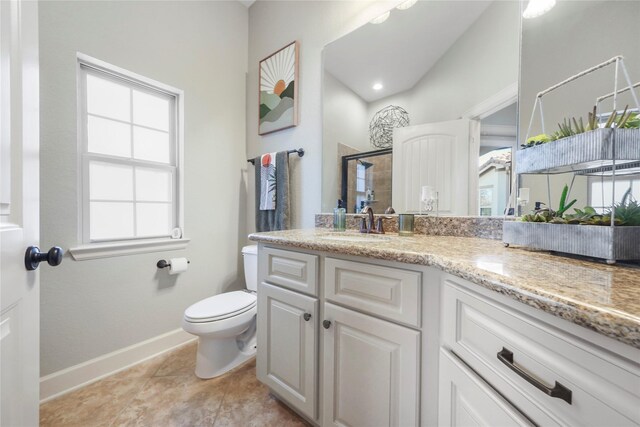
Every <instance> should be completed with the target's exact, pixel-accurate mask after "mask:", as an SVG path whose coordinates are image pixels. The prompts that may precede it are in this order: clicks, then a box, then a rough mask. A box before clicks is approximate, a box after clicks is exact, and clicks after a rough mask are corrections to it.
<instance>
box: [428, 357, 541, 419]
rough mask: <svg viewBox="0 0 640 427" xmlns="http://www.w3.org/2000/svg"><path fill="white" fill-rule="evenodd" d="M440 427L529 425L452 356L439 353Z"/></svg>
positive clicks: (500, 397) (507, 403)
mask: <svg viewBox="0 0 640 427" xmlns="http://www.w3.org/2000/svg"><path fill="white" fill-rule="evenodd" d="M439 394H440V409H439V411H438V412H439V421H438V425H441V426H451V427H456V426H465V427H469V426H505V427H506V426H531V425H533V424H532V423H530V422H529V420H528V419H527V418H526V417H524V416H523V415H522V414H521V413H520V412H518V411H517V410H516V409H515V408H513V407H512V406H511V405H510V404H509V402H507V401H506V400H505V399H504V398H503V397H502V396H500V395H499V394H498V393H496V392H495V391H494V390H493V389H492V388H491V387H490V386H489V385H487V384H486V383H485V382H484V381H483V380H482V379H481V378H480V377H479V376H478V375H477V374H476V373H475V372H473V371H472V370H471V369H470V368H469V367H467V366H466V365H465V364H464V363H462V362H461V361H460V360H459V359H458V358H457V357H456V356H455V355H454V354H453V353H451V352H449V351H447V350H444V349H442V350H440V393H439Z"/></svg>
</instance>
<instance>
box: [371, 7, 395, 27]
mask: <svg viewBox="0 0 640 427" xmlns="http://www.w3.org/2000/svg"><path fill="white" fill-rule="evenodd" d="M389 15H391V11H390V10H388V11H386V12H385V13H383V14H382V15H380V16H378V17H377V18H373V19H372V20H371V21H369V22H370V23H372V24H382V23H383V22H384V21H386V20H387V18H388V17H389Z"/></svg>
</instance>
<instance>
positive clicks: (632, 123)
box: [619, 113, 640, 129]
mask: <svg viewBox="0 0 640 427" xmlns="http://www.w3.org/2000/svg"><path fill="white" fill-rule="evenodd" d="M619 127H621V128H625V129H640V113H629V117H628V118H627V121H626V123H624V125H623V126H619Z"/></svg>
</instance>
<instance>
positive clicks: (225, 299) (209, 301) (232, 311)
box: [184, 291, 256, 323]
mask: <svg viewBox="0 0 640 427" xmlns="http://www.w3.org/2000/svg"><path fill="white" fill-rule="evenodd" d="M255 306H256V296H255V295H254V294H252V293H249V292H245V291H233V292H225V293H223V294H218V295H214V296H212V297H209V298H206V299H203V300H202V301H199V302H197V303H195V304H193V305H192V306H190V307H189V308H187V309H186V310H185V312H184V320H185V321H187V322H190V323H206V322H215V321H218V320H223V319H228V318H230V317H234V316H238V315H240V314H242V313H244V312H246V311H249V310H251V309H252V308H254V307H255Z"/></svg>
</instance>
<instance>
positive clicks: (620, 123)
mask: <svg viewBox="0 0 640 427" xmlns="http://www.w3.org/2000/svg"><path fill="white" fill-rule="evenodd" d="M603 127H604V128H619V129H622V128H624V129H639V128H640V114H638V113H635V112H631V111H629V106H628V105H627V106H625V107H624V111H623V112H622V114H618V112H617V111H614V112H612V113H611V115H610V116H609V119H608V120H607V122H606V123H605V125H604V126H603ZM598 128H599V126H598V115H597V113H596V107H595V106H594V107H593V110H592V111H590V112H589V114H588V119H587V125H586V126H585V125H584V122H583V121H582V117H579V118H578V119H577V120H576V118H575V117H572V118H571V119H566V118H565V119H564V120H563V121H562V123H558V130H557V131H555V132H554V133H553V134H551V136H550V137H549V138H550V140H551V141H556V140H558V139H562V138H566V137H569V136H573V135H578V134H581V133H584V132H588V131H590V130H594V129H598ZM534 138H535V137H534ZM529 139H531V138H529ZM547 142H548V141H547ZM532 145H537V144H529V140H527V144H526V147H525V145H523V146H522V147H524V148H527V147H531V146H532Z"/></svg>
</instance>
